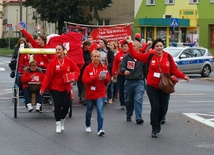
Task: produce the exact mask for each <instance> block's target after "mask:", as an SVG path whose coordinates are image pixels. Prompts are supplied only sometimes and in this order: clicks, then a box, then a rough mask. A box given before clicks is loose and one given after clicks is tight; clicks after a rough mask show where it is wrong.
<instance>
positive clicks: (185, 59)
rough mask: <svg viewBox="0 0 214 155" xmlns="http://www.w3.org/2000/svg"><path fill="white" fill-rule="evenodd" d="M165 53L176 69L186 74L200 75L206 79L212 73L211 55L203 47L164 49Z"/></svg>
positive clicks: (212, 59)
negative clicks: (168, 54)
mask: <svg viewBox="0 0 214 155" xmlns="http://www.w3.org/2000/svg"><path fill="white" fill-rule="evenodd" d="M164 50H165V51H167V52H168V53H170V54H171V55H172V56H173V58H174V61H175V62H176V64H177V66H178V68H179V69H180V70H181V71H182V72H183V73H186V74H201V76H202V77H208V76H209V75H210V73H211V72H212V71H213V67H214V57H213V54H212V53H211V52H210V51H209V50H208V49H206V48H203V47H189V46H184V47H166V48H164Z"/></svg>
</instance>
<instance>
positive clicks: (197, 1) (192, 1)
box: [189, 0, 199, 3]
mask: <svg viewBox="0 0 214 155" xmlns="http://www.w3.org/2000/svg"><path fill="white" fill-rule="evenodd" d="M189 3H199V0H189Z"/></svg>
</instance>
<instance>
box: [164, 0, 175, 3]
mask: <svg viewBox="0 0 214 155" xmlns="http://www.w3.org/2000/svg"><path fill="white" fill-rule="evenodd" d="M165 4H175V0H165Z"/></svg>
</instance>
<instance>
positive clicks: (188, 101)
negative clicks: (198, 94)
mask: <svg viewBox="0 0 214 155" xmlns="http://www.w3.org/2000/svg"><path fill="white" fill-rule="evenodd" d="M187 102H190V103H214V101H187Z"/></svg>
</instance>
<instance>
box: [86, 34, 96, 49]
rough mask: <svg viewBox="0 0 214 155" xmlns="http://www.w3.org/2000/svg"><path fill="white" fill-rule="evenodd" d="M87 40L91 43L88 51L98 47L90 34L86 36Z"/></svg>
mask: <svg viewBox="0 0 214 155" xmlns="http://www.w3.org/2000/svg"><path fill="white" fill-rule="evenodd" d="M87 40H88V41H89V42H90V43H91V48H90V50H89V51H90V52H92V51H93V50H96V49H97V48H98V47H99V46H98V44H96V43H94V41H93V37H92V36H88V38H87Z"/></svg>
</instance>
